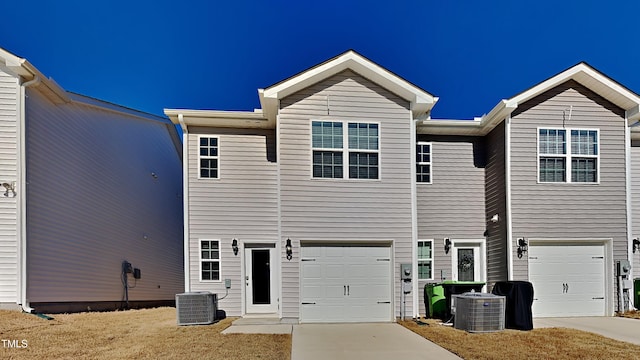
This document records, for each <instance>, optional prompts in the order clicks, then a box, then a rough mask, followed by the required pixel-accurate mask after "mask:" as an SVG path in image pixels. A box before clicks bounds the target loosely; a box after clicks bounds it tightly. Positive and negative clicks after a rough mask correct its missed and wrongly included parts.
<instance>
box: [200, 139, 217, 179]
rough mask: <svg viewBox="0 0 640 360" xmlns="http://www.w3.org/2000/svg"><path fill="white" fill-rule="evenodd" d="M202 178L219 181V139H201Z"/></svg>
mask: <svg viewBox="0 0 640 360" xmlns="http://www.w3.org/2000/svg"><path fill="white" fill-rule="evenodd" d="M199 160H200V178H210V179H218V175H219V174H218V138H217V137H206V136H201V137H200V153H199Z"/></svg>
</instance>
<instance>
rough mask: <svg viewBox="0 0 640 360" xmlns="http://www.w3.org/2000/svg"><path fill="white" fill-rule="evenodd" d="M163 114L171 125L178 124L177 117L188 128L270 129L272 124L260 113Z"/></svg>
mask: <svg viewBox="0 0 640 360" xmlns="http://www.w3.org/2000/svg"><path fill="white" fill-rule="evenodd" d="M164 114H165V115H167V117H169V119H170V120H171V122H172V123H174V124H179V116H180V115H182V118H183V121H184V123H185V124H186V125H188V126H203V127H223V128H247V129H251V128H254V129H256V128H257V129H270V128H273V122H271V121H269V119H267V118H265V116H264V114H263V113H262V111H254V112H248V111H219V110H190V109H165V110H164Z"/></svg>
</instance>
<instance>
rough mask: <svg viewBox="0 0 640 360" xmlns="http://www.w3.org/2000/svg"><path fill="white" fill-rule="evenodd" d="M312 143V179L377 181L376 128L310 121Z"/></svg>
mask: <svg viewBox="0 0 640 360" xmlns="http://www.w3.org/2000/svg"><path fill="white" fill-rule="evenodd" d="M311 142H312V144H311V146H312V152H313V165H312V166H313V177H314V178H338V179H344V178H347V179H378V178H379V142H380V136H379V132H378V124H373V123H354V122H348V123H347V131H346V132H345V131H344V123H343V122H341V121H312V122H311ZM345 144H346V145H347V146H346V147H345ZM345 167H346V169H345Z"/></svg>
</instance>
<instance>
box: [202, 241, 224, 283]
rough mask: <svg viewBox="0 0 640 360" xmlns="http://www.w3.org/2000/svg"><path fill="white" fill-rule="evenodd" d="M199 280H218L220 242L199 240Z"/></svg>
mask: <svg viewBox="0 0 640 360" xmlns="http://www.w3.org/2000/svg"><path fill="white" fill-rule="evenodd" d="M200 279H201V280H202V281H219V280H220V241H219V240H200Z"/></svg>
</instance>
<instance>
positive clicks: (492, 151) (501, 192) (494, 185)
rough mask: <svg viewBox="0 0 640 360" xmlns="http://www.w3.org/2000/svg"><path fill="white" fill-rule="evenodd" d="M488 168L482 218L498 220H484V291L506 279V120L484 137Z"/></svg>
mask: <svg viewBox="0 0 640 360" xmlns="http://www.w3.org/2000/svg"><path fill="white" fill-rule="evenodd" d="M486 142H487V168H486V172H485V191H486V200H485V201H486V212H485V219H490V218H491V217H492V216H493V215H495V214H498V217H499V221H498V222H497V223H494V222H491V221H488V222H487V290H489V291H491V289H492V288H493V284H495V283H496V282H497V281H506V280H508V276H509V275H508V263H507V251H508V250H507V220H508V219H507V198H506V182H505V179H506V173H505V161H506V159H505V122H504V121H503V122H501V123H500V124H499V125H498V126H496V127H495V128H494V129H493V130H492V131H491V132H490V133H489V134H487V136H486Z"/></svg>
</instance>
